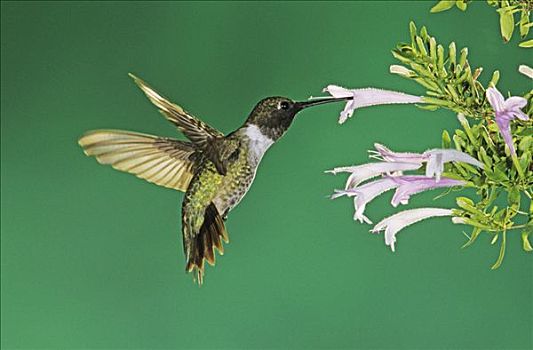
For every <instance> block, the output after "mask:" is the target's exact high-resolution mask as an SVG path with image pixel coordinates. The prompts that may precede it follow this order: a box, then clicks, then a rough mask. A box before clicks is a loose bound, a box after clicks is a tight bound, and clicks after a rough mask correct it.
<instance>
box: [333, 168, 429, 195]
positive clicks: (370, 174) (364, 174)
mask: <svg viewBox="0 0 533 350" xmlns="http://www.w3.org/2000/svg"><path fill="white" fill-rule="evenodd" d="M421 166H422V163H403V162H390V163H389V162H379V163H366V164H362V165H359V166H355V167H352V168H351V169H350V170H351V172H352V174H351V175H350V176H349V177H348V180H347V181H346V186H345V187H344V188H345V189H347V190H349V189H352V188H354V187H356V186H358V185H359V184H360V183H361V182H363V181H366V180H368V179H372V178H374V177H376V176H379V175H381V174H384V173H393V172H397V171H404V170H417V169H419V168H420V167H421Z"/></svg>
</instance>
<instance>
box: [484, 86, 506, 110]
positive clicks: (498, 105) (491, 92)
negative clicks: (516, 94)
mask: <svg viewBox="0 0 533 350" xmlns="http://www.w3.org/2000/svg"><path fill="white" fill-rule="evenodd" d="M486 94H487V99H488V100H489V103H490V105H491V106H492V108H493V109H494V112H501V111H503V103H504V101H505V99H504V98H503V95H502V94H501V92H500V91H498V89H496V88H494V87H490V88H488V89H487V92H486Z"/></svg>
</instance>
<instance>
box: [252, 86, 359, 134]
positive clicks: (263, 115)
mask: <svg viewBox="0 0 533 350" xmlns="http://www.w3.org/2000/svg"><path fill="white" fill-rule="evenodd" d="M349 99H351V97H346V98H344V97H343V98H322V99H314V100H309V101H303V102H296V101H293V100H291V99H290V98H287V97H281V96H274V97H267V98H265V99H262V100H261V101H259V103H257V104H256V105H255V107H254V109H253V110H252V112H251V113H250V115H249V116H248V119H247V120H246V124H247V125H255V126H257V127H258V128H259V130H261V133H262V134H263V135H265V136H267V137H268V138H270V139H271V140H273V141H276V140H277V139H279V138H280V137H281V136H283V134H285V132H286V131H287V129H289V127H290V126H291V124H292V122H293V120H294V117H295V116H296V114H298V112H300V111H301V110H303V109H305V108H307V107H311V106H316V105H320V104H324V103H329V102H336V101H345V100H349Z"/></svg>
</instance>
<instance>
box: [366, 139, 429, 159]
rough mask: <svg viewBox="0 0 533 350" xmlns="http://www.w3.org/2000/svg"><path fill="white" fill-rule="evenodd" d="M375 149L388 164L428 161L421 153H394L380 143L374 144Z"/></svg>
mask: <svg viewBox="0 0 533 350" xmlns="http://www.w3.org/2000/svg"><path fill="white" fill-rule="evenodd" d="M374 148H375V149H376V151H377V152H378V154H379V155H380V156H381V158H383V160H384V161H386V162H404V163H422V162H424V161H425V160H426V157H425V156H424V155H422V154H420V153H410V152H393V151H391V150H390V149H389V148H387V147H385V146H384V145H382V144H379V143H374Z"/></svg>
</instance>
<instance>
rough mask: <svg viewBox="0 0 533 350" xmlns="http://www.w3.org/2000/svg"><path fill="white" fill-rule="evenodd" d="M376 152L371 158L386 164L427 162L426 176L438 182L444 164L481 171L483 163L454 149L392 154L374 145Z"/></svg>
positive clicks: (379, 145) (376, 144) (386, 149)
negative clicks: (470, 167) (472, 167)
mask: <svg viewBox="0 0 533 350" xmlns="http://www.w3.org/2000/svg"><path fill="white" fill-rule="evenodd" d="M374 147H375V148H376V151H373V154H372V155H371V157H372V158H376V159H383V160H385V161H387V162H392V163H393V162H402V163H416V164H422V162H427V166H426V176H428V177H433V176H435V178H436V179H437V181H439V180H440V177H441V174H442V172H443V171H444V163H447V162H463V163H468V164H471V165H474V166H477V167H478V168H482V169H483V163H481V162H480V161H478V160H477V159H475V158H473V157H472V156H470V155H468V154H466V153H464V152H460V151H457V150H454V149H439V148H435V149H430V150H427V151H425V152H424V153H410V152H393V151H391V150H390V149H388V148H387V147H385V146H383V145H381V144H379V143H375V144H374Z"/></svg>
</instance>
